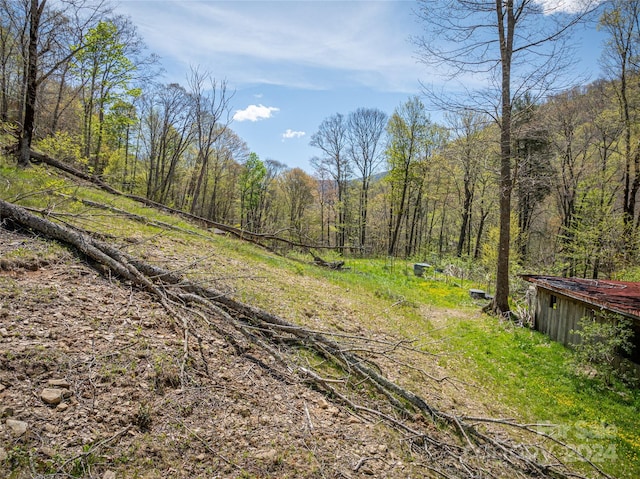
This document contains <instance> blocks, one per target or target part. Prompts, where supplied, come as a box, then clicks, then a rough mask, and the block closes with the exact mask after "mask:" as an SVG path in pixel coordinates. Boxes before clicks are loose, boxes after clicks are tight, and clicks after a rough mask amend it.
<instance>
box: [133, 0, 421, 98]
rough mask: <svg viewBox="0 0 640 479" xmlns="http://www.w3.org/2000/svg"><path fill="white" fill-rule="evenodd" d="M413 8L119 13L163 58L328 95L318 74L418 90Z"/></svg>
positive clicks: (255, 4)
mask: <svg viewBox="0 0 640 479" xmlns="http://www.w3.org/2000/svg"><path fill="white" fill-rule="evenodd" d="M412 5H413V4H412V2H406V1H393V2H391V1H380V2H377V1H374V2H361V1H347V2H338V1H319V0H316V1H304V2H277V1H243V2H239V1H238V2H227V1H203V0H196V1H189V2H186V1H177V0H170V1H165V2H157V1H153V0H141V1H138V2H121V7H120V10H122V11H124V12H125V13H126V14H129V15H131V16H132V18H133V19H134V22H136V23H138V24H140V31H141V33H142V34H143V35H144V37H145V40H146V41H147V43H148V45H149V46H150V48H151V50H153V51H155V52H157V53H159V54H160V55H161V57H162V58H163V59H169V58H170V59H171V60H173V61H175V62H176V63H179V64H184V65H203V66H204V67H207V68H210V69H212V70H213V69H214V68H215V72H214V73H215V75H216V76H220V77H222V76H224V77H226V78H228V79H229V80H230V82H231V83H232V84H238V85H255V84H261V83H266V84H277V85H288V86H297V87H303V88H310V87H313V88H317V89H325V88H330V86H331V84H332V83H333V82H328V81H327V80H326V79H325V78H323V77H322V75H320V74H319V73H320V70H325V69H329V70H332V71H333V72H334V74H335V75H336V76H337V77H339V78H342V82H344V79H345V78H346V77H350V78H351V79H352V81H353V83H355V84H357V85H362V84H364V85H368V86H375V87H377V88H380V89H383V90H387V89H390V90H392V91H398V89H400V90H402V91H408V90H411V91H413V90H414V89H415V88H416V87H417V86H418V85H417V80H416V79H417V78H418V76H419V72H420V71H421V70H422V67H421V66H419V65H417V63H416V61H415V59H414V56H413V47H412V45H411V44H410V43H409V42H408V41H407V40H408V36H409V34H410V33H412V29H413V28H414V26H415V24H416V19H415V17H414V16H413V14H412V10H413V6H412ZM151 7H153V8H151ZM138 19H140V20H138ZM176 38H179V39H180V41H175V39H176ZM230 39H233V40H232V41H231V40H230ZM194 46H197V48H194ZM214 66H215V67H214ZM409 85H410V88H409Z"/></svg>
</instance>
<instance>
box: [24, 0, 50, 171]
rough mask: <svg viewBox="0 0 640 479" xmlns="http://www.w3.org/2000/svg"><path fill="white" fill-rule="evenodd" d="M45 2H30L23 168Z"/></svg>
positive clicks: (29, 138)
mask: <svg viewBox="0 0 640 479" xmlns="http://www.w3.org/2000/svg"><path fill="white" fill-rule="evenodd" d="M45 4H46V0H42V2H41V3H40V4H38V0H31V7H30V10H29V49H28V55H29V58H28V60H27V78H26V89H27V91H26V98H25V105H24V119H23V122H22V134H21V135H20V147H19V157H18V165H19V166H21V167H23V168H25V167H27V166H29V162H30V160H31V156H30V155H31V142H32V140H33V130H34V127H35V118H36V99H37V90H38V30H39V28H40V18H41V17H42V10H43V9H44V6H45Z"/></svg>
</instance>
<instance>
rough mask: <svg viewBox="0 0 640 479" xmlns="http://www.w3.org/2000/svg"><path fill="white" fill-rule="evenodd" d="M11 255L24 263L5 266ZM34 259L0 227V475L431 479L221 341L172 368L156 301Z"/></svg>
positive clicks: (179, 358)
mask: <svg viewBox="0 0 640 479" xmlns="http://www.w3.org/2000/svg"><path fill="white" fill-rule="evenodd" d="M19 248H20V249H24V250H28V251H31V252H33V253H34V254H33V255H30V256H29V255H27V257H26V258H25V259H20V260H16V259H15V256H16V255H11V254H9V253H11V252H12V251H14V252H15V250H16V249H19ZM45 250H47V244H46V242H45V241H43V240H40V239H37V238H32V237H29V236H26V235H23V234H20V233H16V232H10V231H7V230H4V229H2V228H0V413H1V415H2V419H1V420H0V477H3V478H4V477H12V478H13V477H15V478H18V477H20V478H22V477H44V475H45V474H46V475H47V477H69V476H73V477H100V478H105V479H107V478H114V477H122V478H124V477H127V478H129V477H144V478H155V477H158V478H160V477H163V478H164V477H175V478H182V477H184V478H187V477H188V478H195V477H203V478H204V477H206V478H214V477H220V478H221V477H278V478H287V477H291V478H293V477H309V478H316V477H317V478H323V477H336V478H350V477H362V476H369V477H398V478H399V477H425V476H427V475H428V471H429V469H428V468H425V467H423V465H422V464H420V462H419V461H415V458H414V457H413V456H412V454H411V451H410V448H409V446H408V445H407V444H406V443H405V441H404V439H403V438H402V437H400V436H399V435H398V434H397V433H394V432H393V431H390V430H388V429H386V428H385V427H383V426H382V425H379V424H374V423H367V422H364V421H363V420H362V419H361V418H358V417H355V416H354V415H352V414H351V413H350V412H349V411H348V410H346V409H344V408H340V407H337V406H336V405H334V404H332V403H330V402H328V401H327V399H326V398H325V397H324V396H323V395H322V394H320V393H319V392H316V391H314V390H312V389H310V388H309V387H307V386H306V385H305V384H302V383H292V382H289V381H286V380H285V379H283V378H278V377H275V375H272V374H270V373H269V369H268V368H261V367H259V365H258V364H257V363H256V362H255V361H251V360H249V359H248V358H247V357H244V356H239V355H237V354H235V352H234V350H233V349H232V348H231V347H230V346H229V344H228V343H227V342H226V341H225V340H224V338H222V337H217V338H215V337H214V338H211V339H210V340H208V341H207V342H206V343H204V344H201V345H200V347H198V348H195V346H187V347H188V348H194V350H193V355H195V354H196V352H197V354H199V355H201V356H203V358H202V359H203V361H198V362H196V361H193V362H191V363H188V364H187V368H186V370H182V368H183V367H184V366H183V357H184V353H185V351H184V349H185V342H184V338H183V332H182V331H181V330H180V328H178V327H176V326H175V323H174V320H173V319H172V318H170V317H169V316H168V315H167V313H166V312H165V310H164V309H163V308H162V307H161V306H159V305H158V303H157V302H156V301H153V300H152V298H151V297H150V296H149V295H148V294H146V293H143V292H140V291H137V290H135V289H132V288H130V287H128V286H127V285H126V284H121V283H119V282H118V281H117V280H115V279H110V278H109V277H108V276H107V277H105V276H102V275H100V274H98V273H97V272H96V271H95V270H93V269H92V268H90V267H89V266H88V265H87V264H85V263H83V262H82V261H81V260H80V259H78V258H77V257H75V256H74V255H73V254H71V253H63V254H61V255H59V257H58V258H56V259H54V260H52V259H51V258H50V257H49V258H48V259H47V260H46V261H41V260H40V259H39V258H41V257H43V256H45V255H44V254H43V255H39V254H38V251H45ZM63 251H64V250H63ZM49 256H50V255H49ZM7 257H9V258H13V259H9V260H7V259H4V260H1V259H2V258H7ZM265 361H267V362H268V361H269V358H268V357H267V358H266V360H265ZM203 365H209V366H208V367H206V366H203ZM205 369H207V370H205ZM185 377H186V378H187V380H186V381H185V380H184V378H185ZM56 380H57V381H56ZM45 389H57V390H62V393H61V395H62V400H61V402H60V403H59V404H47V403H46V402H45V400H43V397H42V393H43V391H44V390H45ZM9 420H12V421H22V422H23V423H26V425H27V430H26V432H25V433H23V434H20V433H19V432H16V431H15V430H14V429H12V427H10V425H9V424H10V422H11V421H9Z"/></svg>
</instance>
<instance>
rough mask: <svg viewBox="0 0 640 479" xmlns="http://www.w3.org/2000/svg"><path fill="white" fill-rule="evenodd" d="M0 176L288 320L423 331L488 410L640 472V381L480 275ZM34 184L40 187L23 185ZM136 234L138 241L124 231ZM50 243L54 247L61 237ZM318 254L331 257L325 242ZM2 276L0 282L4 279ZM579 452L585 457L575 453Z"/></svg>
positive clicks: (2, 172) (37, 199)
mask: <svg viewBox="0 0 640 479" xmlns="http://www.w3.org/2000/svg"><path fill="white" fill-rule="evenodd" d="M0 182H1V183H2V185H3V186H6V188H4V189H3V193H2V194H1V197H2V198H3V199H6V200H8V201H16V200H17V199H19V200H20V201H19V204H21V205H25V206H31V207H34V208H47V207H52V206H53V207H54V209H53V210H54V211H60V212H64V213H74V214H82V217H81V221H80V223H79V224H80V225H81V226H85V227H87V228H89V229H93V230H96V231H99V232H102V233H104V234H109V235H114V236H115V237H116V238H118V240H117V242H118V243H119V244H125V245H126V247H127V250H128V251H129V252H131V253H132V254H139V255H142V256H143V257H146V258H147V259H148V260H150V261H155V260H162V261H164V262H165V263H166V262H169V264H170V266H171V268H172V269H180V268H181V267H186V266H188V269H189V271H190V275H191V276H192V277H193V278H194V279H198V278H203V277H206V278H207V279H208V280H209V281H211V282H212V283H213V284H218V283H220V285H221V287H224V288H227V290H228V291H231V292H232V293H233V294H235V295H236V297H238V298H239V299H241V300H243V301H246V302H250V303H254V304H256V305H258V306H260V307H263V308H265V309H268V310H270V311H272V312H274V313H276V314H280V315H282V316H284V317H285V318H287V319H289V320H291V321H294V322H301V323H305V324H309V325H314V326H316V327H317V328H319V329H334V328H337V329H350V328H360V329H358V331H362V332H363V333H364V334H372V333H377V332H382V333H384V334H387V335H389V336H395V337H399V338H402V339H405V338H407V339H415V338H428V341H426V342H424V344H422V345H420V346H419V347H422V348H424V349H425V350H428V351H429V352H430V353H433V354H435V355H437V356H436V358H437V359H436V361H437V363H438V366H439V367H441V368H443V369H445V370H446V371H447V372H448V374H450V375H451V376H454V377H455V378H457V379H458V380H460V381H464V382H465V383H468V384H470V385H471V386H472V387H470V388H468V389H467V391H468V392H469V394H470V395H472V396H473V399H474V401H475V402H476V403H477V404H483V405H484V409H485V410H487V411H489V412H491V413H492V414H495V415H496V416H501V417H505V416H511V417H513V418H515V419H516V420H517V421H520V422H528V423H532V424H533V423H535V424H549V425H552V426H539V427H540V428H542V430H543V431H544V432H547V433H549V434H551V435H552V436H553V437H556V438H557V439H559V440H562V441H566V442H569V443H571V444H574V445H575V446H576V447H577V448H578V449H579V450H580V451H581V452H583V453H584V454H585V455H586V456H588V457H589V458H590V459H592V460H593V461H594V462H596V463H597V464H598V465H599V466H601V467H602V468H603V469H604V470H605V471H606V472H608V473H609V474H612V475H614V476H616V477H620V478H634V477H640V428H639V427H638V425H639V421H638V413H639V412H640V391H638V390H637V389H633V388H630V387H627V386H625V385H623V384H620V383H615V384H614V385H613V387H605V385H604V384H603V383H602V382H601V381H599V380H596V379H593V378H589V377H586V376H584V375H582V374H578V373H577V372H576V371H575V368H574V367H573V365H572V357H573V353H572V352H571V351H570V350H568V349H567V348H565V347H563V346H561V345H560V344H558V343H554V342H552V341H550V340H549V339H548V338H546V337H545V336H543V335H541V334H539V333H537V332H534V331H530V330H527V329H523V328H517V327H515V326H513V325H512V324H510V323H503V322H500V321H498V320H497V319H496V318H492V317H488V316H484V315H481V314H480V313H479V310H480V306H481V304H482V303H479V302H476V301H474V300H472V299H471V298H470V296H469V293H468V289H469V288H473V287H480V289H482V286H480V285H474V284H472V283H471V282H470V281H468V280H460V279H453V278H450V277H448V276H446V275H443V274H440V273H435V272H434V271H432V270H430V271H428V272H427V274H426V275H425V277H422V278H419V277H416V276H415V275H414V274H413V268H412V262H409V261H400V260H394V261H391V260H386V259H380V260H371V259H347V263H346V267H347V268H348V269H346V270H344V271H333V270H328V269H322V268H318V267H316V266H313V265H312V264H310V258H309V257H307V256H300V255H294V254H292V255H291V257H290V258H283V257H280V256H276V255H274V254H272V253H270V252H267V251H265V250H262V249H259V248H256V247H254V246H253V245H250V244H247V243H241V242H239V241H237V240H235V239H233V238H230V237H226V236H215V235H211V236H210V237H209V238H207V239H205V238H202V237H199V236H193V235H188V234H187V233H184V232H176V231H164V230H161V229H159V228H157V227H153V226H150V225H142V224H140V223H138V222H134V221H131V220H128V219H126V218H122V217H118V216H110V217H109V221H105V220H104V219H100V218H101V217H99V216H95V217H94V218H91V217H90V215H102V214H104V213H105V212H104V211H99V210H94V209H92V208H88V207H86V206H84V205H81V204H80V203H77V202H71V201H69V200H61V199H60V196H57V195H56V194H54V193H57V192H64V193H65V194H68V195H75V196H78V197H82V198H87V199H90V200H92V201H96V202H101V203H105V204H111V205H113V206H116V207H118V208H121V209H124V210H128V211H131V212H134V213H136V214H139V215H146V216H148V217H150V218H151V219H153V220H156V221H163V222H167V223H172V224H176V225H178V226H181V227H183V228H186V229H194V227H193V226H191V225H189V224H187V223H185V222H184V221H182V220H179V219H176V218H175V217H172V216H169V215H166V214H163V213H159V212H156V211H153V210H151V209H149V208H145V207H141V206H139V205H137V204H135V203H134V202H132V201H130V200H127V199H124V198H113V197H111V196H110V195H107V194H105V193H103V192H100V191H97V190H95V189H93V188H85V187H78V186H75V185H73V184H71V183H69V182H67V181H66V180H63V179H61V178H60V177H57V176H56V175H54V174H52V173H50V172H49V171H48V170H46V169H44V168H41V167H34V168H30V169H28V170H17V169H15V168H13V167H12V166H11V165H8V164H3V163H2V160H1V159H0ZM36 191H37V192H40V194H37V195H36V194H31V193H32V192H36ZM83 221H84V222H86V223H84V224H83V223H82V222H83ZM203 233H204V232H203ZM132 238H135V239H136V240H137V241H136V242H127V241H125V240H126V239H132ZM149 246H152V248H149ZM51 251H52V252H51V253H50V254H52V255H56V256H57V255H59V254H61V253H60V249H59V247H57V246H56V247H54V248H53V249H52V250H51ZM167 253H168V254H169V255H168V256H167ZM12 254H14V255H16V256H22V255H23V254H25V253H24V252H23V251H21V250H17V251H16V252H14V253H12ZM322 255H323V256H326V257H325V259H327V260H332V259H333V258H331V257H329V256H330V255H329V254H328V253H326V254H325V253H324V252H323V253H322ZM194 264H196V265H197V268H194V267H193V265H194ZM5 283H6V284H3V287H6V288H11V287H12V285H11V284H10V282H7V281H6V280H5ZM16 294H19V292H16ZM45 296H46V295H45ZM445 310H446V311H447V312H446V314H444V313H442V312H443V311H445ZM431 313H438V314H431ZM306 359H307V360H309V361H311V362H313V361H315V360H317V358H311V357H309V358H306ZM327 367H328V368H330V366H329V365H327ZM334 373H335V374H337V373H338V372H336V371H334ZM407 380H410V379H407ZM414 384H417V383H414ZM410 386H411V387H413V384H410ZM454 393H455V392H454ZM15 457H16V460H18V459H21V458H23V457H22V456H20V455H18V454H16V456H15ZM565 459H568V460H569V461H572V462H573V461H577V459H576V458H567V457H565ZM575 464H576V465H577V466H578V467H580V466H581V464H580V462H579V461H578V462H576V463H575Z"/></svg>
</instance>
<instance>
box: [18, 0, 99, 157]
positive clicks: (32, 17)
mask: <svg viewBox="0 0 640 479" xmlns="http://www.w3.org/2000/svg"><path fill="white" fill-rule="evenodd" d="M23 2H24V6H25V7H26V8H25V12H26V15H25V18H24V29H25V31H28V32H29V33H28V35H27V37H26V41H25V42H24V43H23V52H24V54H23V57H24V72H25V74H24V78H23V85H24V91H25V95H24V98H25V101H24V107H23V110H22V130H21V132H20V140H19V147H18V165H19V166H21V167H26V166H28V165H29V161H30V159H31V142H32V141H33V132H34V128H35V119H36V100H37V96H38V87H39V86H40V84H41V83H42V82H43V81H44V80H45V79H47V78H48V77H49V76H51V75H52V74H53V72H55V71H56V69H57V68H59V67H60V65H62V64H64V63H65V62H67V61H69V59H71V58H72V57H73V56H74V55H75V54H77V53H78V52H79V51H80V50H81V49H82V48H83V47H84V45H82V44H80V45H77V46H75V47H72V48H70V49H69V50H68V51H67V53H66V55H63V56H62V57H56V58H54V59H53V61H52V62H50V63H47V62H45V61H42V62H41V64H39V61H41V60H44V59H46V58H47V54H51V53H52V52H54V53H59V52H60V51H61V50H60V49H61V45H59V44H58V41H57V37H56V35H57V34H58V33H59V31H60V30H61V29H60V28H59V25H60V22H67V21H72V20H73V21H74V22H77V23H78V24H77V26H76V31H78V32H82V31H85V30H86V28H88V26H89V25H91V24H92V23H93V22H94V20H95V18H96V17H97V16H98V15H99V14H100V13H102V11H101V10H102V2H99V3H97V4H89V5H87V4H85V2H83V1H81V0H77V1H73V0H72V1H69V2H65V3H63V4H62V5H63V6H64V10H49V9H48V8H47V0H23ZM84 12H88V14H87V15H86V16H85V15H83V13H84ZM55 47H57V48H55ZM44 67H46V68H44Z"/></svg>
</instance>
